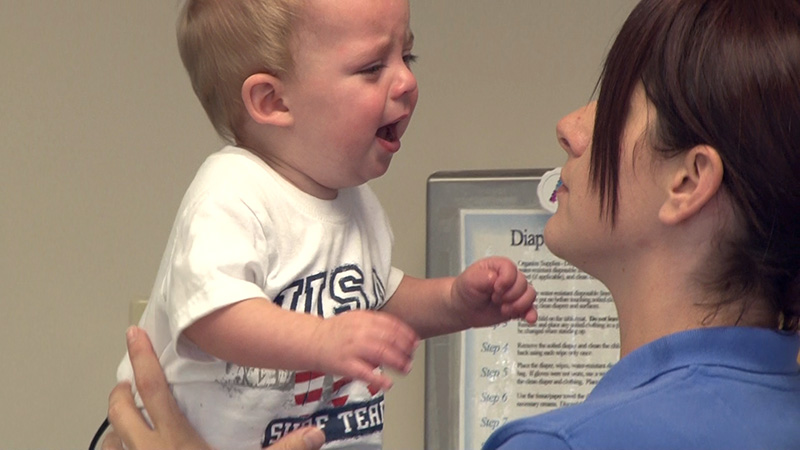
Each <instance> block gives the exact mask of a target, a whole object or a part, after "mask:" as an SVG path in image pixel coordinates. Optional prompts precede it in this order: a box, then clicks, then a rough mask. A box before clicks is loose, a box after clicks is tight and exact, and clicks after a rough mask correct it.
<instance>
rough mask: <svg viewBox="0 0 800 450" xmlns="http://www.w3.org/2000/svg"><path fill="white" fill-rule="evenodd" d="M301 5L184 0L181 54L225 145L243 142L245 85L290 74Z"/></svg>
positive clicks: (293, 0) (296, 0)
mask: <svg viewBox="0 0 800 450" xmlns="http://www.w3.org/2000/svg"><path fill="white" fill-rule="evenodd" d="M300 1H301V0H186V1H185V3H184V5H183V6H182V8H181V12H180V15H179V17H178V23H177V35H178V51H179V52H180V55H181V60H182V61H183V65H184V67H185V68H186V71H187V72H188V74H189V78H190V79H191V82H192V88H193V89H194V92H195V94H196V95H197V97H198V98H199V99H200V103H201V104H202V105H203V109H205V111H206V114H207V115H208V118H209V119H210V120H211V123H212V124H213V125H214V128H215V129H216V130H217V133H219V135H220V136H221V137H222V138H223V139H225V140H226V141H229V142H232V143H235V142H239V141H241V139H240V138H241V136H239V127H240V125H241V123H242V120H243V118H244V114H245V109H244V104H243V102H242V94H241V89H242V84H243V83H244V80H246V79H247V77H249V76H250V75H252V74H255V73H261V72H264V73H269V74H271V75H274V76H276V77H283V76H286V75H288V74H290V73H291V71H292V68H293V61H292V55H291V51H290V43H291V38H292V27H293V25H294V21H295V18H296V16H297V14H298V11H297V10H298V9H299V4H300Z"/></svg>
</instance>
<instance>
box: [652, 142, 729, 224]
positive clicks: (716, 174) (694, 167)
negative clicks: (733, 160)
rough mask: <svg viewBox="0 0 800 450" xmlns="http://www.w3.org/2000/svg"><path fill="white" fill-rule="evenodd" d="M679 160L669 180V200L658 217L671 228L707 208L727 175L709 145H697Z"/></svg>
mask: <svg viewBox="0 0 800 450" xmlns="http://www.w3.org/2000/svg"><path fill="white" fill-rule="evenodd" d="M678 158H679V161H678V164H676V165H674V167H675V170H673V173H672V175H671V177H670V178H668V183H669V185H668V186H667V188H668V192H667V198H666V200H665V201H664V204H663V205H662V206H661V209H660V210H659V213H658V217H659V219H660V220H661V221H662V222H663V223H665V224H669V225H675V224H678V223H680V222H682V221H684V220H686V219H688V218H690V217H692V216H694V215H695V214H697V212H698V211H700V210H701V209H702V208H703V207H704V206H705V205H707V204H708V202H709V201H710V200H711V199H713V198H714V196H715V195H716V194H717V192H719V189H720V187H721V186H722V174H723V173H724V168H723V165H722V159H721V158H720V157H719V153H717V150H716V149H714V148H713V147H710V146H708V145H698V146H696V147H694V148H692V149H691V150H689V151H688V152H686V153H685V154H683V155H681V156H678Z"/></svg>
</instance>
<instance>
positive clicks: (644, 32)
mask: <svg viewBox="0 0 800 450" xmlns="http://www.w3.org/2000/svg"><path fill="white" fill-rule="evenodd" d="M639 83H641V84H642V85H643V86H644V89H645V92H646V94H647V97H648V100H649V101H650V102H652V103H653V105H654V106H655V108H656V111H657V117H656V119H655V121H654V127H653V130H652V131H653V133H652V135H651V136H650V139H651V142H650V144H651V145H652V146H653V147H654V148H655V149H656V151H658V152H661V153H662V154H663V155H664V157H670V156H674V155H678V154H680V153H682V152H684V151H687V150H689V149H691V148H693V147H695V146H697V145H709V146H711V147H713V148H715V149H716V150H717V152H718V153H719V155H720V157H721V159H722V161H723V166H724V176H723V187H724V189H726V190H727V192H728V193H729V194H730V198H731V199H732V202H733V204H734V208H735V212H736V214H737V216H739V217H741V219H742V221H743V223H744V224H745V230H744V233H741V235H742V236H740V237H738V238H736V240H735V241H733V242H727V243H724V244H725V245H723V246H722V247H721V248H723V249H724V250H723V251H724V252H725V253H724V254H723V255H724V258H723V263H722V265H721V267H719V270H717V271H716V273H715V278H714V279H713V280H711V281H710V282H711V283H712V284H713V286H715V288H716V289H717V290H719V291H720V292H722V293H723V295H724V298H726V299H728V300H733V299H742V298H745V299H746V298H749V297H753V298H766V299H769V301H770V302H771V307H772V309H773V310H774V311H775V312H776V313H779V314H780V316H781V328H782V329H785V330H791V331H796V330H797V329H798V317H799V316H800V275H799V272H800V2H799V1H798V0H758V1H755V0H644V1H642V2H641V3H639V5H638V6H637V7H636V8H635V9H634V11H633V12H632V13H631V15H630V16H629V18H628V20H627V21H626V22H625V24H624V25H623V27H622V29H621V30H620V33H619V35H618V37H617V39H616V40H615V42H614V44H613V46H612V48H611V50H610V52H609V54H608V57H607V59H606V63H605V66H604V69H603V74H602V77H601V81H600V92H599V96H598V101H597V117H596V122H595V128H594V136H593V141H592V142H593V145H592V161H591V165H592V173H591V177H592V183H593V185H594V186H595V188H596V189H597V190H598V192H599V194H600V198H601V199H602V200H601V201H602V211H603V213H602V214H604V215H605V216H607V217H608V218H610V220H611V221H612V223H613V221H614V218H615V215H616V209H617V197H618V190H617V186H618V178H619V154H620V139H621V136H622V131H623V128H624V126H625V121H626V119H627V115H628V109H629V105H630V98H631V95H632V92H633V90H634V88H635V87H636V86H637V85H638V84H639ZM746 306H747V305H746V304H745V307H746Z"/></svg>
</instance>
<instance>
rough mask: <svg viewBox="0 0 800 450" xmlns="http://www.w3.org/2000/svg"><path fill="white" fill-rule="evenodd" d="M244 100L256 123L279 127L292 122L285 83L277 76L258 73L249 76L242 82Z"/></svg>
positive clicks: (248, 112) (249, 113)
mask: <svg viewBox="0 0 800 450" xmlns="http://www.w3.org/2000/svg"><path fill="white" fill-rule="evenodd" d="M242 100H243V101H244V107H245V109H247V114H248V115H249V116H250V118H251V119H253V121H255V122H256V123H259V124H262V125H274V126H279V127H285V126H289V125H291V124H292V115H291V114H290V113H289V108H287V107H286V105H285V104H284V101H283V83H282V82H281V80H280V79H279V78H277V77H275V76H272V75H269V74H266V73H257V74H253V75H250V76H249V77H247V79H246V80H244V83H242Z"/></svg>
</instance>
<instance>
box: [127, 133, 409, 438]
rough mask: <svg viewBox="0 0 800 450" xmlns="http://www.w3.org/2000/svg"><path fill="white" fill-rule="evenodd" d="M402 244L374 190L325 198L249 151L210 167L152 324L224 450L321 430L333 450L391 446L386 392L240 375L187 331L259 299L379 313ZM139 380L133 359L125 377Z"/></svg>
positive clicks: (163, 357) (313, 379)
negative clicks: (385, 432) (300, 430)
mask: <svg viewBox="0 0 800 450" xmlns="http://www.w3.org/2000/svg"><path fill="white" fill-rule="evenodd" d="M392 240H393V237H392V233H391V229H390V227H389V223H388V220H387V218H386V215H385V213H384V211H383V209H382V208H381V206H380V203H379V202H378V200H377V198H376V197H375V195H374V194H373V192H372V191H371V190H370V189H369V187H367V186H366V185H362V186H358V187H355V188H348V189H342V190H340V191H339V195H338V197H337V198H336V199H335V200H321V199H318V198H315V197H313V196H311V195H308V194H306V193H304V192H302V191H300V190H299V189H297V188H296V187H295V186H293V185H292V184H291V183H289V182H287V181H286V180H285V179H283V178H282V177H281V176H280V175H278V174H277V173H276V172H275V171H274V170H272V168H270V167H269V166H268V165H267V164H265V163H264V162H263V161H262V160H261V159H259V158H258V157H257V156H255V155H253V154H252V153H250V152H248V151H246V150H244V149H241V148H237V147H230V146H229V147H225V148H224V149H222V150H221V151H219V152H217V153H215V154H213V155H211V156H210V157H209V158H208V159H207V160H206V161H205V163H204V164H203V165H202V166H201V167H200V169H199V171H198V173H197V175H196V176H195V179H194V181H193V182H192V184H191V186H190V187H189V189H188V191H187V192H186V195H185V197H184V199H183V202H182V203H181V206H180V209H179V211H178V215H177V218H176V219H175V224H174V226H173V229H172V232H171V234H170V238H169V242H168V244H167V248H166V251H165V252H164V256H163V259H162V261H161V266H160V268H159V271H158V276H157V279H156V282H155V286H154V287H153V292H152V294H151V296H150V301H149V303H148V306H147V308H146V309H145V312H144V315H143V316H142V320H141V322H140V325H141V326H142V327H143V328H144V329H145V330H146V331H147V333H148V335H149V336H150V338H151V340H152V342H153V346H154V348H155V350H156V353H157V354H158V355H159V358H160V361H161V364H162V365H163V367H164V371H165V373H166V376H167V380H168V381H169V382H170V385H171V387H172V390H173V394H174V395H175V397H176V399H177V401H178V404H179V405H180V406H181V409H182V410H183V411H184V413H185V414H186V415H187V417H188V419H189V421H190V422H191V423H192V425H193V426H194V427H195V428H197V430H198V431H199V432H200V434H201V435H202V436H203V437H204V438H205V439H206V440H207V441H208V442H209V443H210V444H211V445H212V446H214V447H217V448H224V449H229V448H261V447H262V445H266V444H269V443H271V442H272V441H274V440H275V439H277V438H279V437H281V436H282V435H283V434H285V433H287V432H289V431H291V430H292V429H294V428H296V427H298V426H300V425H303V424H315V425H318V426H321V427H323V429H324V430H325V433H326V438H327V443H326V448H336V447H338V446H358V447H362V446H365V447H372V446H374V447H380V445H381V431H382V429H383V399H384V397H383V393H382V392H380V391H378V392H370V391H369V390H368V389H367V386H366V384H364V383H361V382H357V381H350V380H347V379H341V378H340V377H334V376H331V375H326V374H321V373H312V372H302V371H298V372H294V371H286V370H274V369H259V368H250V367H240V366H238V365H235V364H232V363H229V362H226V361H222V360H220V359H217V358H215V357H213V356H211V355H209V354H207V353H205V352H203V351H202V350H200V349H199V348H197V347H196V346H194V345H193V344H192V343H191V342H189V341H188V340H187V339H186V338H184V337H182V335H181V333H182V332H183V330H185V329H186V328H187V327H188V326H189V325H191V324H192V323H194V322H195V321H196V320H198V319H199V318H201V317H203V316H206V315H207V314H209V313H211V312H213V311H215V310H217V309H219V308H222V307H225V306H228V305H231V304H233V303H236V302H238V301H241V300H245V299H250V298H255V297H263V298H267V299H270V300H272V301H273V302H274V303H276V304H278V305H280V306H281V307H283V308H284V309H289V310H293V311H298V312H300V313H308V314H315V315H319V316H323V317H332V316H333V315H335V314H339V313H342V312H345V311H348V310H351V309H378V308H380V307H381V306H383V304H384V303H385V302H386V300H387V299H388V298H389V297H390V296H391V295H392V294H393V293H394V291H395V289H396V288H397V286H398V284H399V283H400V280H401V279H402V277H403V273H402V272H401V271H400V270H398V269H396V268H393V267H392V266H391V248H392ZM275 339H278V340H283V339H292V336H275ZM268 364H269V361H265V365H268ZM132 374H133V372H132V369H131V366H130V362H129V361H128V357H127V355H126V356H125V358H123V360H122V363H121V364H120V366H119V369H118V371H117V378H118V379H120V380H122V379H127V380H132V379H133V375H132Z"/></svg>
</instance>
